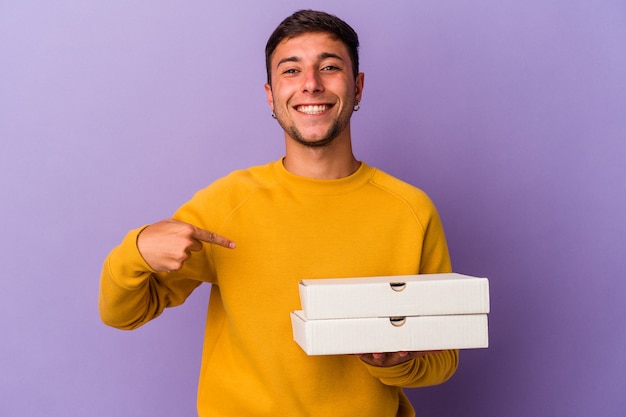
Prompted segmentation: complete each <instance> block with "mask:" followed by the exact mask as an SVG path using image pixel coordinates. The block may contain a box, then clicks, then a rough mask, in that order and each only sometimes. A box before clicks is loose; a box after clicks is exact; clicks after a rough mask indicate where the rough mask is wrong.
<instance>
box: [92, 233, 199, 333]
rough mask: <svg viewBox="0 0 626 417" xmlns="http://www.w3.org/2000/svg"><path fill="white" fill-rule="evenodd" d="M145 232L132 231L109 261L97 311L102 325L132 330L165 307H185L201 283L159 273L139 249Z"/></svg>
mask: <svg viewBox="0 0 626 417" xmlns="http://www.w3.org/2000/svg"><path fill="white" fill-rule="evenodd" d="M143 229H144V228H140V229H136V230H132V231H130V232H129V233H128V234H127V235H126V237H125V238H124V240H123V241H122V243H121V244H120V245H119V246H117V247H116V248H114V249H113V250H112V251H111V253H110V254H109V256H108V257H107V258H106V260H105V262H104V265H103V268H102V274H101V277H100V294H99V298H98V308H99V310H100V317H101V319H102V321H103V322H104V323H105V324H107V325H109V326H112V327H116V328H119V329H124V330H130V329H134V328H137V327H139V326H141V325H143V324H145V323H147V322H148V321H150V320H152V319H153V318H155V317H158V316H159V315H160V314H161V313H162V312H163V310H164V309H165V308H166V307H172V306H176V305H179V304H182V303H183V302H184V301H185V299H186V298H187V297H188V296H189V294H190V293H191V292H192V291H193V290H194V289H195V288H196V287H197V286H198V285H200V281H197V280H191V279H184V278H180V274H177V273H170V274H167V273H156V272H154V271H153V270H151V268H150V267H149V266H148V264H147V263H146V262H145V261H144V259H143V257H142V256H141V254H140V253H139V249H137V237H138V236H139V233H141V231H142V230H143Z"/></svg>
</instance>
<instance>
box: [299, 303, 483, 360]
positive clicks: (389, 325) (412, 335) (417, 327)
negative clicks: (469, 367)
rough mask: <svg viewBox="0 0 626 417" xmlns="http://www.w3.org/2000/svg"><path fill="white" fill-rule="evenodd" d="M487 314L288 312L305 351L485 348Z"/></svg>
mask: <svg viewBox="0 0 626 417" xmlns="http://www.w3.org/2000/svg"><path fill="white" fill-rule="evenodd" d="M487 324H488V323H487V315H486V314H465V315H447V316H409V317H369V318H354V319H327V320H307V319H306V318H305V316H304V313H303V312H302V311H301V310H299V311H294V312H292V313H291V325H292V330H293V338H294V340H295V341H296V342H297V343H298V344H299V345H300V347H301V348H302V349H303V350H304V351H305V352H306V353H307V354H308V355H338V354H353V353H374V352H399V351H419V350H443V349H477V348H486V347H488V344H489V334H488V326H487Z"/></svg>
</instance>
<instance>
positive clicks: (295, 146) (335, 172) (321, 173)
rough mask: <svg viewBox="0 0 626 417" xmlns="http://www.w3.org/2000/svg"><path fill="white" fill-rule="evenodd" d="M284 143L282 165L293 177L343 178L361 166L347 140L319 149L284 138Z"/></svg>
mask: <svg viewBox="0 0 626 417" xmlns="http://www.w3.org/2000/svg"><path fill="white" fill-rule="evenodd" d="M337 139H339V138H337ZM286 142H287V146H286V156H285V159H284V160H283V164H284V165H285V168H286V169H287V171H289V172H291V173H292V174H295V175H299V176H302V177H307V178H315V179H324V180H331V179H338V178H345V177H347V176H349V175H351V174H353V173H354V172H355V171H356V170H357V169H359V166H361V163H360V162H359V161H358V160H357V159H356V158H355V157H354V155H353V153H352V146H351V143H350V141H349V140H344V141H342V140H335V141H333V142H332V143H330V144H328V145H327V146H321V147H314V146H305V145H302V144H299V143H297V142H294V141H293V140H292V139H290V138H286Z"/></svg>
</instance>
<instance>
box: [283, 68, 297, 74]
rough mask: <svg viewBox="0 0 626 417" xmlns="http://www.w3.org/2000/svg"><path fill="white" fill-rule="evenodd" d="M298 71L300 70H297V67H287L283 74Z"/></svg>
mask: <svg viewBox="0 0 626 417" xmlns="http://www.w3.org/2000/svg"><path fill="white" fill-rule="evenodd" d="M297 72H298V70H297V69H295V68H289V69H287V70H285V71H283V74H295V73H297Z"/></svg>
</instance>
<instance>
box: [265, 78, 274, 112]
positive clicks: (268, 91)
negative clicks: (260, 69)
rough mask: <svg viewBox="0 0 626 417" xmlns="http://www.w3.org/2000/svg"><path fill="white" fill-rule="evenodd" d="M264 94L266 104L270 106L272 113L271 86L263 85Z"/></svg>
mask: <svg viewBox="0 0 626 417" xmlns="http://www.w3.org/2000/svg"><path fill="white" fill-rule="evenodd" d="M265 94H267V103H268V104H269V105H270V109H271V110H272V112H273V111H274V95H273V94H272V86H271V85H269V84H265Z"/></svg>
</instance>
